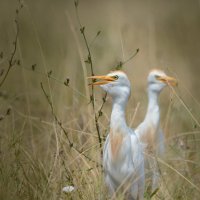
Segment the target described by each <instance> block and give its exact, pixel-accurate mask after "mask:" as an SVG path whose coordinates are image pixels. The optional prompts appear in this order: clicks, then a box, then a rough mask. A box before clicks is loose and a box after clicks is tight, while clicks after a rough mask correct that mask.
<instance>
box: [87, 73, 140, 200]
mask: <svg viewBox="0 0 200 200" xmlns="http://www.w3.org/2000/svg"><path fill="white" fill-rule="evenodd" d="M89 78H92V79H93V80H94V79H95V82H93V83H92V85H100V86H101V87H102V88H103V90H105V91H106V92H107V93H108V94H109V95H110V96H111V97H112V101H113V105H112V113H111V119H110V131H109V134H108V136H107V138H106V142H105V144H104V149H103V167H104V172H105V182H106V185H107V186H108V188H109V191H110V193H111V195H115V194H116V193H115V192H116V191H122V192H123V193H124V194H125V196H126V197H127V198H128V199H135V200H136V199H137V200H142V199H143V196H144V158H143V157H144V155H143V145H142V144H141V143H140V141H139V140H138V138H137V136H136V134H135V132H134V130H132V129H131V128H129V127H128V126H127V123H126V119H125V107H126V104H127V102H128V99H129V96H130V82H129V79H128V77H127V75H126V74H125V73H124V72H122V71H113V72H111V73H109V74H107V75H106V76H92V77H89Z"/></svg>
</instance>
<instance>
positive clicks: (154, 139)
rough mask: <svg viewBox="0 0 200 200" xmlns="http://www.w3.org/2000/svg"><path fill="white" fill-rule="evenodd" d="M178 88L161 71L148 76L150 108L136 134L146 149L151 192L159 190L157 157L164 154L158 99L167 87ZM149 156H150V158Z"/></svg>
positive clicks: (152, 72)
mask: <svg viewBox="0 0 200 200" xmlns="http://www.w3.org/2000/svg"><path fill="white" fill-rule="evenodd" d="M167 85H170V86H176V85H177V80H176V79H175V78H173V77H169V76H167V75H166V74H165V73H164V72H163V71H161V70H152V71H151V72H150V73H149V75H148V89H147V91H148V108H147V112H146V116H145V118H144V121H143V122H142V123H141V124H140V125H139V126H138V127H137V128H136V129H135V132H136V134H137V136H138V137H139V139H140V140H141V142H143V143H144V145H145V146H146V147H145V154H146V155H147V156H145V160H146V162H145V166H146V167H147V169H148V170H149V171H150V180H151V192H153V191H155V189H157V188H158V179H159V172H158V165H157V161H156V159H154V158H152V156H153V157H155V156H161V155H163V153H164V150H165V145H164V134H163V132H162V130H161V127H160V107H159V103H158V97H159V94H160V92H161V91H162V90H163V88H165V86H167ZM148 155H149V156H148Z"/></svg>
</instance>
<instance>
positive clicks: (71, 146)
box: [40, 83, 101, 167]
mask: <svg viewBox="0 0 200 200" xmlns="http://www.w3.org/2000/svg"><path fill="white" fill-rule="evenodd" d="M40 86H41V88H42V91H43V93H44V95H45V97H46V99H47V102H48V104H49V105H50V108H51V113H52V115H53V117H54V119H55V121H56V123H57V124H58V126H59V127H60V128H61V129H62V131H63V132H64V134H65V136H66V138H67V140H68V142H69V146H70V148H73V149H74V150H75V151H77V152H78V153H79V154H81V155H83V156H84V157H85V158H87V159H88V160H89V161H91V162H93V163H95V164H96V166H97V167H98V166H101V165H100V164H99V163H98V162H97V161H95V160H93V159H91V158H90V157H88V156H87V155H85V154H84V153H83V152H82V151H80V150H78V149H76V148H75V147H74V145H73V143H72V142H71V140H70V138H69V136H68V132H67V131H66V130H65V128H64V127H63V125H62V122H61V121H60V120H59V119H58V117H57V116H56V114H55V112H54V108H53V104H52V102H51V100H50V98H49V96H48V94H47V92H46V91H45V89H44V86H43V84H42V83H40Z"/></svg>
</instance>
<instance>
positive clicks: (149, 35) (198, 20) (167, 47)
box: [0, 0, 200, 200]
mask: <svg viewBox="0 0 200 200" xmlns="http://www.w3.org/2000/svg"><path fill="white" fill-rule="evenodd" d="M21 5H23V8H20V7H21ZM16 9H17V10H18V11H17V12H16ZM0 11H1V17H0V158H1V162H0V199H1V200H13V199H15V200H22V199H23V200H25V199H27V200H28V199H38V200H46V199H48V200H50V199H52V200H61V199H62V200H65V199H66V200H68V199H73V200H74V199H83V200H88V199H89V200H90V199H91V200H93V199H96V200H97V199H98V200H104V199H108V195H107V191H106V187H105V185H104V180H103V171H102V168H101V149H100V147H99V139H98V134H97V129H96V124H95V120H94V118H95V114H96V116H99V117H98V124H99V129H100V136H101V139H102V142H104V141H105V137H106V135H107V131H108V128H109V118H110V112H111V100H110V98H109V97H108V98H107V99H106V102H105V103H103V99H102V98H103V97H104V92H103V91H102V90H101V89H100V88H95V90H94V94H95V95H94V96H95V99H94V104H95V109H93V107H92V103H91V102H90V95H91V88H90V87H88V80H87V76H89V75H91V68H90V67H91V65H90V63H87V62H85V61H86V60H87V59H88V51H87V48H86V43H85V41H84V37H83V34H81V31H80V28H81V26H82V28H83V27H85V29H84V34H85V36H86V41H87V44H88V46H89V50H90V52H91V59H92V62H93V70H94V73H95V74H96V75H101V74H106V73H108V72H109V71H110V70H112V69H114V68H115V67H116V66H117V65H118V64H119V63H120V62H123V61H126V60H127V59H129V58H130V57H131V55H133V54H134V52H135V51H136V49H138V48H139V52H138V54H137V55H136V56H135V57H134V58H132V59H130V61H129V62H127V63H126V64H125V65H123V70H124V71H125V72H126V73H127V74H128V77H129V79H130V81H131V84H132V94H131V98H130V100H129V103H128V106H127V121H128V124H129V125H130V126H131V127H133V128H134V127H136V126H137V125H138V124H139V123H140V122H141V121H142V120H143V118H144V115H145V112H146V107H147V95H146V82H147V81H146V78H147V75H148V73H149V71H150V70H151V69H153V68H158V69H162V70H164V71H165V72H166V73H167V74H169V75H172V76H174V77H176V78H177V79H178V81H179V85H178V87H177V88H174V89H172V88H166V89H165V90H164V91H163V92H162V94H161V96H160V107H161V125H162V128H163V130H164V132H165V137H166V154H165V157H164V158H162V159H158V162H159V167H160V171H161V181H160V187H159V190H158V191H157V192H156V193H155V194H154V195H152V197H150V195H149V194H148V193H147V192H145V199H155V200H160V199H162V200H168V199H169V200H173V199H175V200H198V199H200V89H199V86H200V85H199V83H200V82H199V77H200V56H199V54H200V37H199V35H200V1H199V0H192V1H186V0H182V1H178V0H176V1H173V0H152V1H147V0H140V1H139V0H138V1H137V0H133V1H131V0H124V1H122V0H121V1H120V0H116V1H115V0H108V1H106V0H103V1H98V0H85V1H83V0H80V1H79V2H78V6H77V13H76V9H75V5H74V1H73V0H58V1H53V0H43V1H42V0H34V1H31V0H24V1H20V2H19V1H18V0H1V2H0ZM15 19H16V20H17V26H18V30H19V32H18V34H17V32H16V31H17V29H16V23H15V22H14V21H15ZM79 20H80V23H81V26H80V24H79ZM99 31H100V32H99ZM16 36H17V37H16ZM13 42H14V44H13ZM15 47H16V49H15ZM13 52H14V55H13V58H12V53H13ZM11 65H12V66H11ZM9 67H10V69H9ZM8 69H9V71H8V75H7V76H6V71H7V70H8ZM4 77H5V81H4V82H2V81H3V79H4ZM1 83H2V84H1ZM102 104H103V108H102V109H101V106H102ZM99 110H100V111H102V113H100V115H99ZM69 141H70V143H71V146H70V144H69ZM72 145H73V146H72ZM66 185H73V186H75V188H76V190H75V191H73V192H71V193H63V192H62V188H63V187H64V186H66ZM119 199H123V197H122V198H120V197H119Z"/></svg>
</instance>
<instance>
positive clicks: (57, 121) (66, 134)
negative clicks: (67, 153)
mask: <svg viewBox="0 0 200 200" xmlns="http://www.w3.org/2000/svg"><path fill="white" fill-rule="evenodd" d="M40 86H41V88H42V91H43V93H44V95H45V97H46V99H47V102H48V104H49V105H50V107H51V113H52V115H53V116H54V119H55V121H56V123H57V124H58V125H59V126H60V128H61V129H62V131H63V132H64V134H65V136H66V138H67V140H68V142H69V146H70V147H72V146H73V143H72V142H71V140H70V139H69V136H68V132H67V131H66V130H65V129H64V127H63V126H62V123H61V121H60V120H59V119H58V117H57V116H56V114H55V112H54V108H53V104H52V102H51V100H50V98H49V96H48V94H47V93H46V91H45V89H44V87H43V84H42V82H41V83H40Z"/></svg>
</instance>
